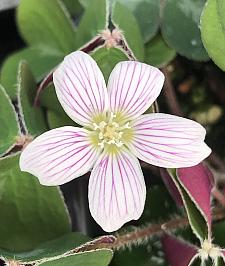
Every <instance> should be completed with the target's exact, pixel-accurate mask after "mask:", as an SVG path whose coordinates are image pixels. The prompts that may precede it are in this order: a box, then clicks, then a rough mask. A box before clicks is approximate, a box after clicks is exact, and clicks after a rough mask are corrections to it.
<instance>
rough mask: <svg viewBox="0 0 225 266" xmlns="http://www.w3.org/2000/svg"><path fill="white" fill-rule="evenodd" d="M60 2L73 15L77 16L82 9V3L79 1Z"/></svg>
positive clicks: (67, 0) (64, 0)
mask: <svg viewBox="0 0 225 266" xmlns="http://www.w3.org/2000/svg"><path fill="white" fill-rule="evenodd" d="M62 2H63V3H64V5H65V6H66V9H67V10H68V12H69V13H70V14H71V16H73V17H76V16H79V15H80V14H81V13H82V11H83V8H82V5H81V4H80V3H79V1H74V0H62Z"/></svg>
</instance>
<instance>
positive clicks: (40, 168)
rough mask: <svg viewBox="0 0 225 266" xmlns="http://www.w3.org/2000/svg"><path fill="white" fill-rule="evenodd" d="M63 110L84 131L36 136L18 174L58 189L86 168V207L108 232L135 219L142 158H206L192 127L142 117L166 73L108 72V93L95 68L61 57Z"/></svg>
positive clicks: (186, 162)
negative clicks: (87, 185)
mask: <svg viewBox="0 0 225 266" xmlns="http://www.w3.org/2000/svg"><path fill="white" fill-rule="evenodd" d="M53 81H54V85H55V88H56V93H57V96H58V99H59V101H60V103H61V105H62V107H63V108H64V110H65V112H66V113H67V114H68V115H69V116H70V118H71V119H73V120H74V121H75V122H76V123H78V124H80V125H82V126H83V128H79V127H72V126H65V127H61V128H56V129H53V130H50V131H48V132H46V133H44V134H42V135H41V136H39V137H37V138H36V139H35V140H34V141H33V142H32V143H30V144H29V145H28V146H27V147H26V148H25V150H24V151H23V152H22V154H21V157H20V168H21V170H22V171H27V172H29V173H31V174H33V175H35V176H37V177H38V179H39V181H40V183H41V184H43V185H49V186H51V185H52V186H53V185H61V184H64V183H66V182H69V181H70V180H72V179H74V178H77V177H79V176H81V175H83V174H85V173H86V172H88V171H90V170H92V172H91V176H90V181H89V192H88V193H89V195H88V197H89V207H90V211H91V214H92V216H93V218H94V219H95V221H96V222H97V223H98V224H99V225H100V226H101V227H102V228H103V229H104V230H105V231H108V232H111V231H115V230H117V229H119V228H120V227H121V226H122V225H123V224H124V223H126V222H128V221H130V220H132V219H135V220H136V219H138V218H139V217H140V215H141V214H142V212H143V209H144V203H145V197H146V188H145V182H144V177H143V173H142V170H141V167H140V163H139V161H138V159H137V158H139V159H140V160H143V161H146V162H148V163H150V164H153V165H156V166H160V167H166V168H180V167H189V166H193V165H196V164H198V163H199V162H200V161H202V160H203V159H205V158H206V157H207V156H208V155H209V154H210V151H211V150H210V148H209V147H208V146H207V145H206V144H205V143H204V138H205V134H206V132H205V129H204V128H203V127H202V126H201V125H200V124H198V123H196V122H194V121H191V120H188V119H185V118H181V117H177V116H173V115H168V114H162V113H155V114H144V115H142V114H143V113H144V112H145V111H146V110H147V109H148V108H149V106H150V105H151V104H152V103H153V102H154V101H155V100H156V98H157V97H158V95H159V94H160V92H161V89H162V86H163V82H164V75H163V74H162V73H161V71H159V70H158V69H157V68H155V67H152V66H149V65H146V64H143V63H139V62H134V61H132V62H131V61H128V62H120V63H118V64H117V65H116V66H115V68H114V69H113V71H112V73H111V75H110V77H109V81H108V88H106V84H105V81H104V78H103V75H102V73H101V71H100V69H99V68H98V66H97V64H96V62H95V61H94V60H93V59H92V58H91V57H90V56H89V55H87V54H85V53H83V52H74V53H72V54H70V55H68V56H66V57H65V59H64V61H63V62H62V63H61V65H60V66H59V67H58V68H57V69H56V71H55V72H54V75H53Z"/></svg>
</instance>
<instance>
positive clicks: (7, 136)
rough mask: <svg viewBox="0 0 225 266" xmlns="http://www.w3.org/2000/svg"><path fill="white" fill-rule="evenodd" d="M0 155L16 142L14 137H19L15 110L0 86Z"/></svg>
mask: <svg viewBox="0 0 225 266" xmlns="http://www.w3.org/2000/svg"><path fill="white" fill-rule="evenodd" d="M0 124H1V130H0V155H2V154H4V153H6V152H7V151H8V150H9V149H10V148H12V147H13V146H14V144H15V142H16V137H17V136H19V135H20V129H19V124H18V121H17V115H16V112H15V109H14V107H13V105H12V103H11V101H10V99H9V96H8V95H7V94H6V92H5V90H4V88H3V87H2V86H1V85H0Z"/></svg>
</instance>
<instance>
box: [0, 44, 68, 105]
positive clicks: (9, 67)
mask: <svg viewBox="0 0 225 266" xmlns="http://www.w3.org/2000/svg"><path fill="white" fill-rule="evenodd" d="M62 59H63V56H62V55H51V54H48V53H47V52H46V51H44V50H40V49H37V48H25V49H23V50H20V51H18V52H16V53H14V54H12V55H10V56H9V57H8V58H6V60H5V61H4V63H3V65H2V68H1V75H0V81H1V83H2V85H3V86H4V87H5V89H6V91H7V93H8V94H9V96H10V98H12V99H13V100H14V99H15V98H16V93H17V92H16V84H17V70H18V65H19V62H20V61H21V60H26V61H27V62H28V63H29V65H30V67H31V70H32V72H33V74H34V77H35V79H36V81H37V82H40V81H41V79H43V78H44V77H45V76H46V75H47V74H48V73H49V72H50V70H51V69H53V68H54V67H55V66H56V65H58V64H59V63H60V62H61V61H62Z"/></svg>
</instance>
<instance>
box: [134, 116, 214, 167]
mask: <svg viewBox="0 0 225 266" xmlns="http://www.w3.org/2000/svg"><path fill="white" fill-rule="evenodd" d="M133 128H134V131H135V134H134V135H135V136H134V140H133V142H132V144H131V145H130V149H131V150H132V151H133V152H134V154H135V155H136V156H137V157H138V158H139V159H141V160H143V161H146V162H148V163H150V164H153V165H156V166H160V167H164V168H180V167H189V166H194V165H196V164H198V163H199V162H201V161H202V160H203V159H205V158H206V157H207V156H209V154H210V152H211V149H210V148H209V147H208V146H207V145H206V144H205V143H204V138H205V134H206V132H205V129H204V128H203V127H202V126H201V125H200V124H198V123H197V122H194V121H192V120H189V119H186V118H182V117H178V116H174V115H168V114H161V113H156V114H147V115H142V116H140V117H139V118H137V119H136V120H135V121H134V122H133Z"/></svg>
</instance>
